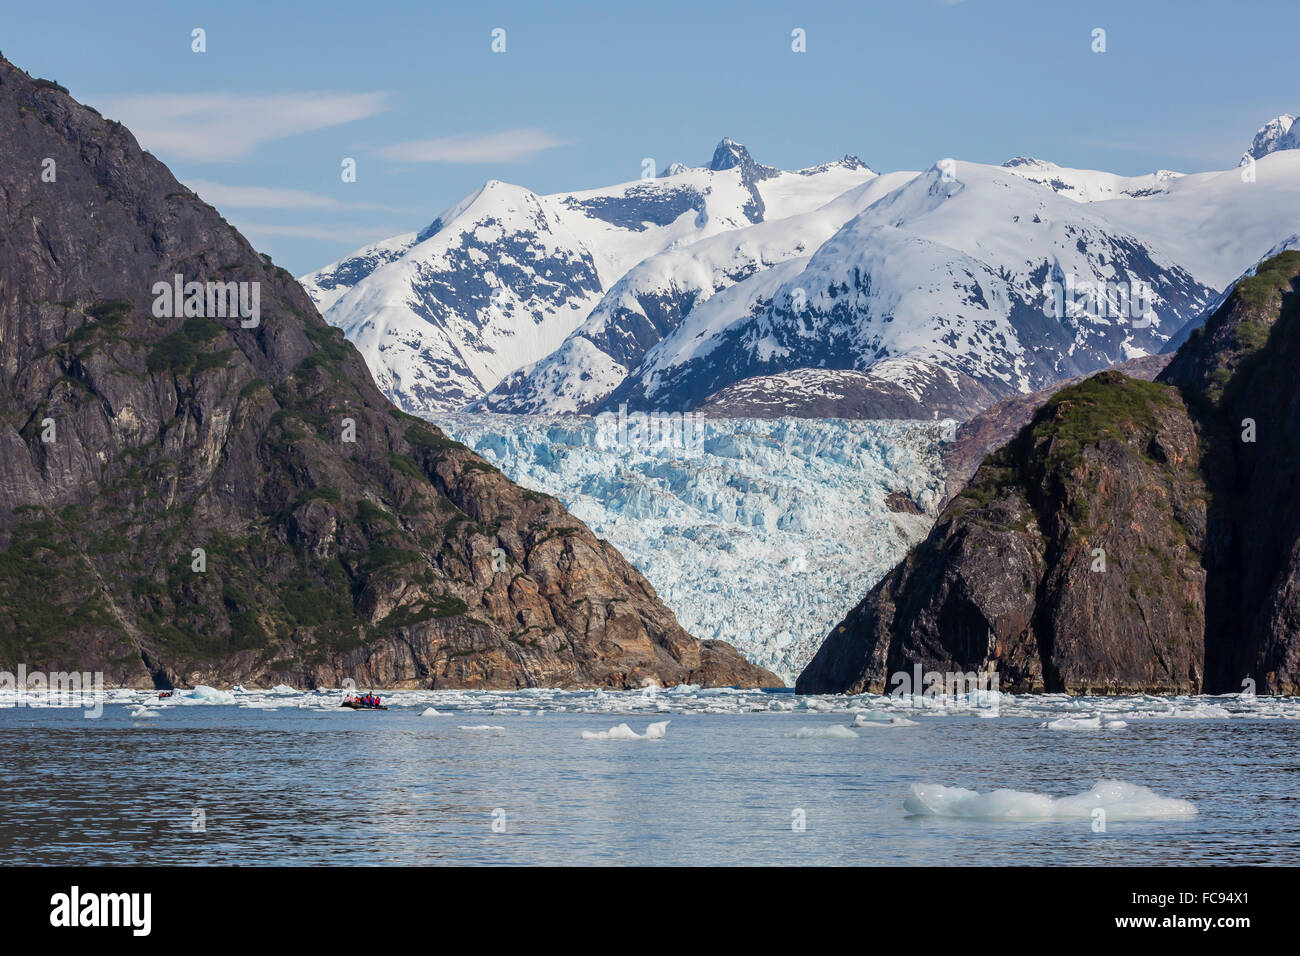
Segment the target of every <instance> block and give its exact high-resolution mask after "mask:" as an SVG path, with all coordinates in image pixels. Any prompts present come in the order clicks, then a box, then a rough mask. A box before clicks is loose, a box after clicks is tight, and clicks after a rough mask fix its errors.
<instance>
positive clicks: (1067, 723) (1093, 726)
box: [1038, 717, 1101, 730]
mask: <svg viewBox="0 0 1300 956" xmlns="http://www.w3.org/2000/svg"><path fill="white" fill-rule="evenodd" d="M1038 726H1039V727H1041V728H1045V729H1047V730H1101V717H1057V718H1056V719H1055V720H1049V721H1047V722H1046V723H1043V724H1039V725H1038Z"/></svg>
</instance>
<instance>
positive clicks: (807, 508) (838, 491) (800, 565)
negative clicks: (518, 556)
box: [435, 414, 944, 681]
mask: <svg viewBox="0 0 1300 956" xmlns="http://www.w3.org/2000/svg"><path fill="white" fill-rule="evenodd" d="M628 417H629V418H632V419H635V416H628ZM614 418H615V416H609V417H608V418H607V419H605V421H607V422H608V423H609V426H610V427H603V426H602V422H601V421H598V420H597V419H596V418H593V417H590V416H532V415H465V414H449V415H437V416H435V420H436V421H437V423H438V424H439V425H440V426H441V427H443V428H445V429H446V430H447V432H448V434H450V435H451V436H452V437H454V438H456V439H457V440H459V441H462V442H464V443H465V444H467V445H469V446H470V447H471V448H473V449H474V450H475V451H476V452H478V453H479V454H480V455H482V456H483V457H484V458H485V459H487V460H488V461H490V462H492V463H493V464H495V465H497V466H498V467H500V468H501V470H502V471H504V472H505V473H506V475H508V476H509V477H510V478H512V479H513V480H515V481H517V482H518V483H519V484H521V485H523V486H524V487H526V488H532V489H534V490H537V491H542V492H545V493H548V494H552V495H554V496H555V497H557V498H559V499H560V500H561V501H562V502H564V504H565V505H566V507H568V508H569V510H570V511H571V512H572V513H573V514H575V515H576V516H578V517H579V518H581V519H582V520H583V521H584V522H585V523H586V524H587V525H588V526H589V527H590V528H591V529H592V531H594V532H595V533H596V534H597V535H599V536H600V537H602V538H605V539H607V540H608V541H610V542H611V543H612V544H614V545H615V546H616V547H617V548H618V549H619V551H621V552H622V553H623V554H624V555H626V556H627V558H628V560H630V561H631V562H632V563H633V564H635V565H636V567H637V568H638V569H639V570H640V571H641V572H642V573H643V574H645V576H646V577H647V578H648V579H649V581H650V583H651V584H652V585H654V588H655V591H656V592H657V593H658V594H659V597H660V598H661V599H662V600H663V601H664V603H665V604H667V605H668V606H669V607H670V608H672V609H673V612H674V613H675V614H676V615H677V619H678V621H680V622H681V624H682V626H683V627H684V628H686V630H687V631H688V632H690V633H691V634H692V635H694V636H695V637H699V638H718V639H721V640H726V641H729V642H732V643H733V644H735V646H736V647H738V648H739V649H740V650H741V652H742V653H744V654H745V656H746V657H748V658H749V659H750V660H752V661H754V662H756V663H759V664H762V665H763V666H765V667H768V668H770V669H771V670H774V671H776V672H777V673H778V674H780V675H781V676H782V677H784V678H785V679H786V680H787V681H793V678H794V675H795V674H797V673H798V672H799V671H800V670H801V669H802V667H803V666H804V664H806V663H807V662H808V660H810V659H811V657H812V655H813V653H815V652H816V650H817V647H818V646H819V645H820V643H821V641H822V639H823V638H824V637H825V636H826V634H827V633H828V632H829V630H830V629H831V628H832V627H833V626H834V625H835V624H836V623H837V622H838V621H839V620H840V619H841V618H842V617H843V615H844V613H845V612H846V611H847V610H848V609H849V608H850V607H852V606H853V604H854V603H856V601H857V600H859V599H860V598H861V596H862V594H863V593H865V592H866V590H868V589H869V588H870V587H871V586H872V585H873V584H874V583H875V582H876V580H878V579H879V578H880V577H881V576H882V575H883V574H884V573H885V572H887V571H888V570H889V569H890V568H891V567H893V566H894V564H896V563H897V562H898V561H899V560H900V559H901V558H902V556H903V555H904V554H905V553H906V551H907V549H908V547H909V546H910V545H912V544H914V543H916V542H917V541H918V540H920V539H921V538H922V537H924V535H925V534H926V532H927V531H928V530H929V526H930V524H931V522H932V521H933V519H934V511H935V508H936V506H937V503H938V501H939V498H940V497H941V495H942V493H943V488H944V480H943V467H942V463H941V449H942V440H943V438H944V431H943V429H942V428H941V427H936V426H935V425H933V424H930V423H922V422H871V421H842V420H841V421H818V420H812V419H791V418H785V419H777V420H768V421H752V420H745V419H738V418H732V419H725V420H719V419H710V420H707V421H703V422H698V423H696V422H692V423H690V424H688V425H687V427H686V428H684V429H681V430H679V431H677V432H676V435H677V436H678V440H672V438H671V436H670V438H669V440H663V441H659V440H655V441H651V440H648V439H647V440H639V439H638V437H637V434H636V432H635V431H634V430H631V429H625V430H624V431H623V432H620V430H619V429H618V428H617V424H616V422H614V421H613V419H614ZM697 427H698V432H697V431H696V429H697ZM914 506H916V507H914Z"/></svg>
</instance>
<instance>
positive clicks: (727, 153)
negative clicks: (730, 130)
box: [709, 136, 754, 173]
mask: <svg viewBox="0 0 1300 956" xmlns="http://www.w3.org/2000/svg"><path fill="white" fill-rule="evenodd" d="M753 161H754V159H753V157H751V156H750V155H749V150H747V149H746V148H745V147H744V145H742V144H741V143H737V142H736V141H735V140H734V139H732V138H731V137H729V136H724V137H723V138H722V142H720V143H718V145H717V147H716V148H715V149H714V150H713V159H711V160H710V161H709V169H710V170H711V171H712V172H715V173H718V172H721V171H722V170H724V169H735V168H736V167H737V166H748V165H749V164H751V163H752V162H753Z"/></svg>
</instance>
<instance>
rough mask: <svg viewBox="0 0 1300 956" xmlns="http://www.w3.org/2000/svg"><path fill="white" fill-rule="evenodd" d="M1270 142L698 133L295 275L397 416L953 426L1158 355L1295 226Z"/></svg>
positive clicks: (1288, 150)
mask: <svg viewBox="0 0 1300 956" xmlns="http://www.w3.org/2000/svg"><path fill="white" fill-rule="evenodd" d="M1293 132H1295V131H1294V130H1293V128H1292V125H1291V122H1290V117H1286V116H1284V117H1280V118H1279V119H1278V120H1275V121H1273V122H1272V123H1270V124H1269V125H1268V126H1266V127H1265V129H1264V130H1261V132H1260V134H1259V136H1257V137H1256V144H1255V146H1256V148H1257V151H1258V152H1260V157H1259V158H1258V159H1256V160H1255V161H1254V166H1253V168H1252V169H1251V170H1250V171H1249V172H1250V175H1247V172H1246V171H1245V170H1238V169H1231V170H1226V171H1223V172H1214V173H1200V174H1193V175H1183V174H1179V173H1173V172H1169V171H1165V170H1162V171H1158V172H1156V173H1152V174H1149V175H1143V176H1119V175H1115V174H1111V173H1106V172H1100V171H1096V170H1081V169H1071V168H1067V167H1062V166H1058V165H1056V164H1054V163H1050V162H1046V161H1043V160H1039V159H1030V158H1026V157H1018V158H1016V159H1013V160H1010V161H1009V162H1007V163H1005V164H1003V165H1002V166H984V165H979V164H974V163H964V162H956V161H952V160H945V161H943V162H942V163H939V164H937V165H936V166H935V167H932V168H931V169H929V170H927V171H925V172H923V173H919V174H918V173H910V172H899V173H887V174H883V175H879V176H878V175H876V174H875V173H873V172H872V171H871V170H869V169H867V168H866V167H865V166H863V165H862V164H861V163H860V162H858V161H857V160H854V159H852V158H851V157H850V158H846V159H844V160H841V161H839V162H836V163H828V164H825V165H823V166H818V167H814V168H811V169H806V170H801V171H798V172H782V171H780V170H776V169H773V168H771V167H767V166H762V165H759V164H758V163H756V162H755V161H754V160H753V159H752V158H751V157H750V156H749V154H748V152H747V151H746V150H745V149H744V147H743V146H740V145H739V144H737V143H734V142H732V141H730V140H724V141H723V142H722V143H720V144H719V146H718V148H717V149H716V150H715V153H714V156H713V159H712V161H711V162H710V163H709V164H708V165H707V166H704V167H698V168H688V167H683V166H680V165H679V164H674V166H672V167H670V168H669V170H668V172H667V173H666V174H665V175H663V176H661V177H659V178H656V179H649V180H640V181H636V182H632V183H624V184H621V185H619V186H613V187H609V188H606V189H598V190H591V191H588V192H581V193H568V194H560V195H554V196H539V195H536V194H534V193H531V192H529V191H527V190H525V189H521V188H519V187H514V186H508V185H506V184H504V183H498V182H492V183H489V184H488V185H487V186H485V187H484V189H483V190H481V191H480V192H479V193H477V194H475V195H474V196H471V197H469V198H468V199H466V200H465V201H463V202H461V203H459V204H457V205H456V206H455V207H453V208H452V209H451V210H448V211H447V212H445V213H444V214H443V215H441V216H439V217H438V218H437V219H436V220H435V221H434V222H433V223H432V224H431V225H430V226H429V227H427V228H425V229H424V230H422V231H421V232H419V233H417V234H407V235H403V236H396V237H394V238H392V239H390V240H386V241H385V242H382V243H378V244H375V245H372V246H369V247H367V248H365V249H362V250H358V252H357V253H354V254H353V255H352V256H349V257H347V258H345V259H343V260H341V261H340V262H338V263H335V264H333V265H332V266H329V267H326V268H325V269H322V270H320V271H319V272H317V273H314V274H313V275H311V276H308V277H305V278H304V280H303V282H304V285H305V286H306V287H307V288H308V290H309V292H310V293H311V294H312V296H313V297H314V298H315V299H316V300H317V302H318V303H320V304H321V305H322V306H323V307H327V311H326V317H327V319H329V321H331V322H332V323H334V324H335V325H339V326H340V327H342V328H343V329H344V330H345V331H346V332H347V334H348V337H349V338H350V339H352V341H354V342H355V343H356V344H357V345H358V347H359V348H360V349H361V351H362V353H363V354H364V355H365V356H366V358H367V360H368V361H369V362H370V365H371V368H372V370H373V371H374V373H375V376H376V379H377V380H378V382H379V384H380V386H381V388H383V389H384V390H385V391H386V392H387V393H388V394H389V396H390V397H392V398H393V399H394V400H395V401H396V402H398V403H399V404H400V405H402V406H403V407H404V408H406V409H408V410H409V411H413V412H415V413H418V414H429V413H431V412H433V411H439V410H451V409H459V408H469V409H471V410H486V411H498V412H510V413H516V414H556V413H571V412H594V411H598V410H601V409H614V408H617V407H618V406H619V405H620V404H622V403H628V404H629V405H630V406H631V407H641V408H657V409H666V410H681V409H686V408H701V409H703V410H704V411H705V412H706V413H707V414H710V415H715V416H716V415H748V416H757V417H767V416H772V415H777V416H779V415H784V414H797V415H805V414H808V415H839V414H844V415H851V416H860V417H924V418H931V417H938V416H943V415H956V416H958V417H960V416H962V415H963V414H968V413H970V412H973V411H975V410H978V409H980V408H983V407H986V406H987V405H988V404H990V403H991V402H993V401H995V400H997V399H998V398H1000V397H1003V396H1006V395H1008V394H1012V393H1023V392H1026V391H1031V390H1034V389H1037V388H1041V387H1043V386H1045V385H1047V384H1050V383H1051V382H1052V381H1054V380H1058V379H1061V378H1065V377H1069V376H1072V375H1077V374H1081V373H1086V372H1090V371H1093V370H1096V369H1099V368H1102V367H1105V366H1107V365H1110V364H1112V363H1115V362H1119V361H1124V360H1126V359H1128V358H1131V357H1133V356H1137V355H1142V354H1147V353H1152V352H1159V351H1161V350H1162V349H1164V348H1166V347H1167V346H1168V343H1169V342H1170V341H1171V340H1172V338H1173V337H1174V336H1176V335H1177V333H1178V332H1179V331H1180V330H1181V329H1182V327H1183V326H1184V325H1186V324H1187V323H1188V322H1189V321H1192V320H1195V319H1196V318H1197V317H1198V316H1199V314H1200V313H1201V312H1202V311H1203V310H1204V308H1205V307H1206V306H1207V305H1208V304H1209V303H1210V302H1211V301H1213V299H1214V298H1215V296H1216V295H1217V294H1218V293H1219V291H1220V290H1222V289H1223V288H1224V287H1225V286H1226V285H1227V284H1228V283H1229V282H1230V281H1231V280H1232V279H1233V278H1235V277H1236V276H1237V275H1239V274H1240V273H1241V272H1242V271H1243V270H1244V269H1245V268H1247V267H1248V266H1249V265H1251V264H1252V263H1254V262H1255V261H1256V260H1257V259H1258V258H1259V256H1260V255H1262V254H1263V252H1264V251H1265V250H1267V249H1268V248H1270V247H1271V246H1273V245H1275V244H1276V243H1277V242H1278V241H1280V240H1281V239H1283V238H1285V237H1286V236H1289V235H1291V234H1293V233H1295V232H1296V231H1297V229H1298V228H1300V221H1298V220H1300V214H1297V212H1296V211H1297V210H1300V150H1296V149H1293V148H1292V146H1293V145H1294V143H1292V142H1291V140H1292V137H1293ZM1295 135H1300V133H1295ZM1103 284H1104V285H1103ZM1089 286H1091V292H1092V293H1093V295H1091V296H1089V295H1083V296H1076V295H1074V294H1071V295H1069V296H1068V297H1067V296H1062V295H1061V292H1060V289H1061V288H1062V287H1065V288H1067V289H1069V290H1070V291H1071V293H1074V292H1077V291H1078V290H1080V289H1083V290H1084V291H1085V292H1086V291H1088V288H1087V287H1089ZM1146 293H1149V295H1150V301H1149V302H1147V303H1146V305H1148V306H1150V309H1149V311H1150V312H1151V315H1150V316H1146V315H1142V314H1125V315H1119V316H1117V315H1115V314H1114V313H1115V311H1116V310H1115V309H1114V308H1112V307H1113V306H1121V305H1125V306H1127V305H1130V304H1131V302H1132V301H1135V300H1137V299H1139V298H1142V297H1143V296H1144V294H1146ZM1066 298H1068V299H1069V300H1070V301H1069V303H1068V304H1067V303H1066V302H1065V301H1064V300H1065V299H1066ZM1126 299H1127V300H1130V301H1129V302H1126V301H1125V300H1126ZM1067 305H1068V307H1067ZM1148 319H1149V321H1148Z"/></svg>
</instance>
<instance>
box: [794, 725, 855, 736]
mask: <svg viewBox="0 0 1300 956" xmlns="http://www.w3.org/2000/svg"><path fill="white" fill-rule="evenodd" d="M786 736H787V737H793V738H795V739H797V740H854V739H856V738H857V736H858V735H857V734H856V733H854V732H853V731H852V730H850V729H849V728H848V727H841V726H840V725H839V724H832V725H831V726H830V727H800V728H799V729H798V730H796V731H795V732H794V733H792V734H786Z"/></svg>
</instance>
